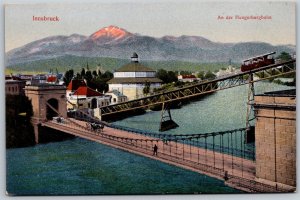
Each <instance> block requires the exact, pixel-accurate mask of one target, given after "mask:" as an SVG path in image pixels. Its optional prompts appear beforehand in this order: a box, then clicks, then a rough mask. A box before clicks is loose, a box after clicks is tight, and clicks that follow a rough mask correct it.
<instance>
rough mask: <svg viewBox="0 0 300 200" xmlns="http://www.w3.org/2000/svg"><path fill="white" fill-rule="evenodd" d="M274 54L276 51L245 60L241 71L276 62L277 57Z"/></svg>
mask: <svg viewBox="0 0 300 200" xmlns="http://www.w3.org/2000/svg"><path fill="white" fill-rule="evenodd" d="M274 54H276V52H271V53H267V54H263V55H260V56H255V57H252V58H248V59H246V60H244V61H243V63H242V65H241V71H242V72H246V71H250V70H253V69H257V68H260V67H264V66H268V65H272V64H275V59H274V57H273V55H274Z"/></svg>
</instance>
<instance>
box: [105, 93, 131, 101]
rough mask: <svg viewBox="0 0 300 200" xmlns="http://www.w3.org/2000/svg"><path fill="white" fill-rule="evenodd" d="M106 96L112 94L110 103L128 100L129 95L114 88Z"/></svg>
mask: <svg viewBox="0 0 300 200" xmlns="http://www.w3.org/2000/svg"><path fill="white" fill-rule="evenodd" d="M105 95H106V96H110V104H117V103H122V102H126V101H127V100H128V99H127V96H125V95H124V94H122V93H121V92H119V91H118V90H112V91H108V92H106V93H105Z"/></svg>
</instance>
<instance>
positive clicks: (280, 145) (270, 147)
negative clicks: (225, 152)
mask: <svg viewBox="0 0 300 200" xmlns="http://www.w3.org/2000/svg"><path fill="white" fill-rule="evenodd" d="M254 108H255V116H256V119H257V120H256V125H255V141H256V142H255V150H256V178H257V180H258V181H260V182H263V183H267V184H271V185H274V186H277V187H284V188H288V189H296V90H284V91H276V92H268V93H264V94H261V95H256V96H255V97H254Z"/></svg>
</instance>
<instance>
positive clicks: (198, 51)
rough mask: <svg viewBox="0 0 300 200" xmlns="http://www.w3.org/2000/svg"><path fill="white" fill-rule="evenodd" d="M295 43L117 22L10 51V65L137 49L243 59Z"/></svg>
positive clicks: (156, 54)
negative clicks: (168, 31) (151, 31)
mask: <svg viewBox="0 0 300 200" xmlns="http://www.w3.org/2000/svg"><path fill="white" fill-rule="evenodd" d="M295 49H296V47H295V46H293V45H277V46H273V45H271V44H268V43H264V42H241V43H220V42H213V41H210V40H208V39H206V38H204V37H200V36H187V35H182V36H179V37H174V36H164V37H161V38H155V37H150V36H144V35H140V34H136V33H130V32H128V31H126V30H125V29H123V28H119V27H117V26H108V27H105V28H102V29H100V30H98V31H96V32H95V33H93V34H91V35H90V36H84V35H79V34H72V35H70V36H50V37H46V38H43V39H40V40H36V41H33V42H31V43H28V44H26V45H24V46H22V47H19V48H16V49H13V50H10V51H8V52H7V53H6V66H10V65H16V64H19V63H26V62H31V61H36V60H45V59H51V58H58V57H61V56H66V55H73V56H82V57H111V58H122V59H129V58H130V56H131V55H132V53H133V52H137V54H138V55H139V57H140V59H141V60H156V61H158V60H160V61H168V60H179V61H189V62H197V63H201V62H203V63H204V62H206V63H207V62H228V60H229V59H230V60H232V61H233V62H241V61H242V60H243V59H246V58H248V57H251V56H255V55H260V54H264V53H268V52H273V51H276V52H278V53H280V52H282V51H286V52H289V53H293V52H295V51H296V50H295Z"/></svg>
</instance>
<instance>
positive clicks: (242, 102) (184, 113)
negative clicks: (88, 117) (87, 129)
mask: <svg viewBox="0 0 300 200" xmlns="http://www.w3.org/2000/svg"><path fill="white" fill-rule="evenodd" d="M290 88H291V87H287V86H282V85H276V84H272V83H269V82H261V83H256V84H255V90H256V93H262V92H267V91H273V90H282V89H290ZM246 98H247V86H241V87H235V88H231V89H227V90H223V91H219V92H216V93H214V94H213V95H209V96H207V97H205V98H203V99H201V100H200V101H195V102H191V103H190V104H188V105H185V106H183V107H182V108H181V109H175V110H172V111H171V112H172V117H173V119H174V121H176V122H177V123H178V124H179V127H178V128H176V129H172V130H169V131H167V132H166V133H170V134H193V133H205V132H211V131H220V130H231V129H235V128H241V127H245V121H246V102H247V99H246ZM159 121H160V112H154V111H149V112H147V113H146V114H144V115H140V116H135V117H130V118H127V119H124V120H120V121H118V122H115V124H118V125H124V126H128V127H132V128H138V129H143V130H150V131H152V132H158V126H159ZM6 157H7V191H8V193H9V194H11V195H59V194H64V195H73V194H74V195H80V194H166V193H167V194H174V193H175V194H178V193H240V192H241V191H238V190H235V189H232V188H230V187H227V186H225V185H224V183H223V181H220V180H217V179H214V178H211V177H208V176H206V175H202V174H198V173H195V172H191V171H188V170H184V169H181V168H178V167H175V166H171V165H168V164H164V163H161V162H159V161H155V160H151V159H148V158H144V157H141V156H137V155H134V154H131V153H128V152H124V151H121V150H118V149H114V148H111V147H107V146H105V145H102V144H99V143H95V142H91V141H87V140H85V139H81V138H75V139H72V140H66V141H62V142H55V143H48V144H39V145H36V146H34V147H27V148H17V149H8V150H7V152H6Z"/></svg>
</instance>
